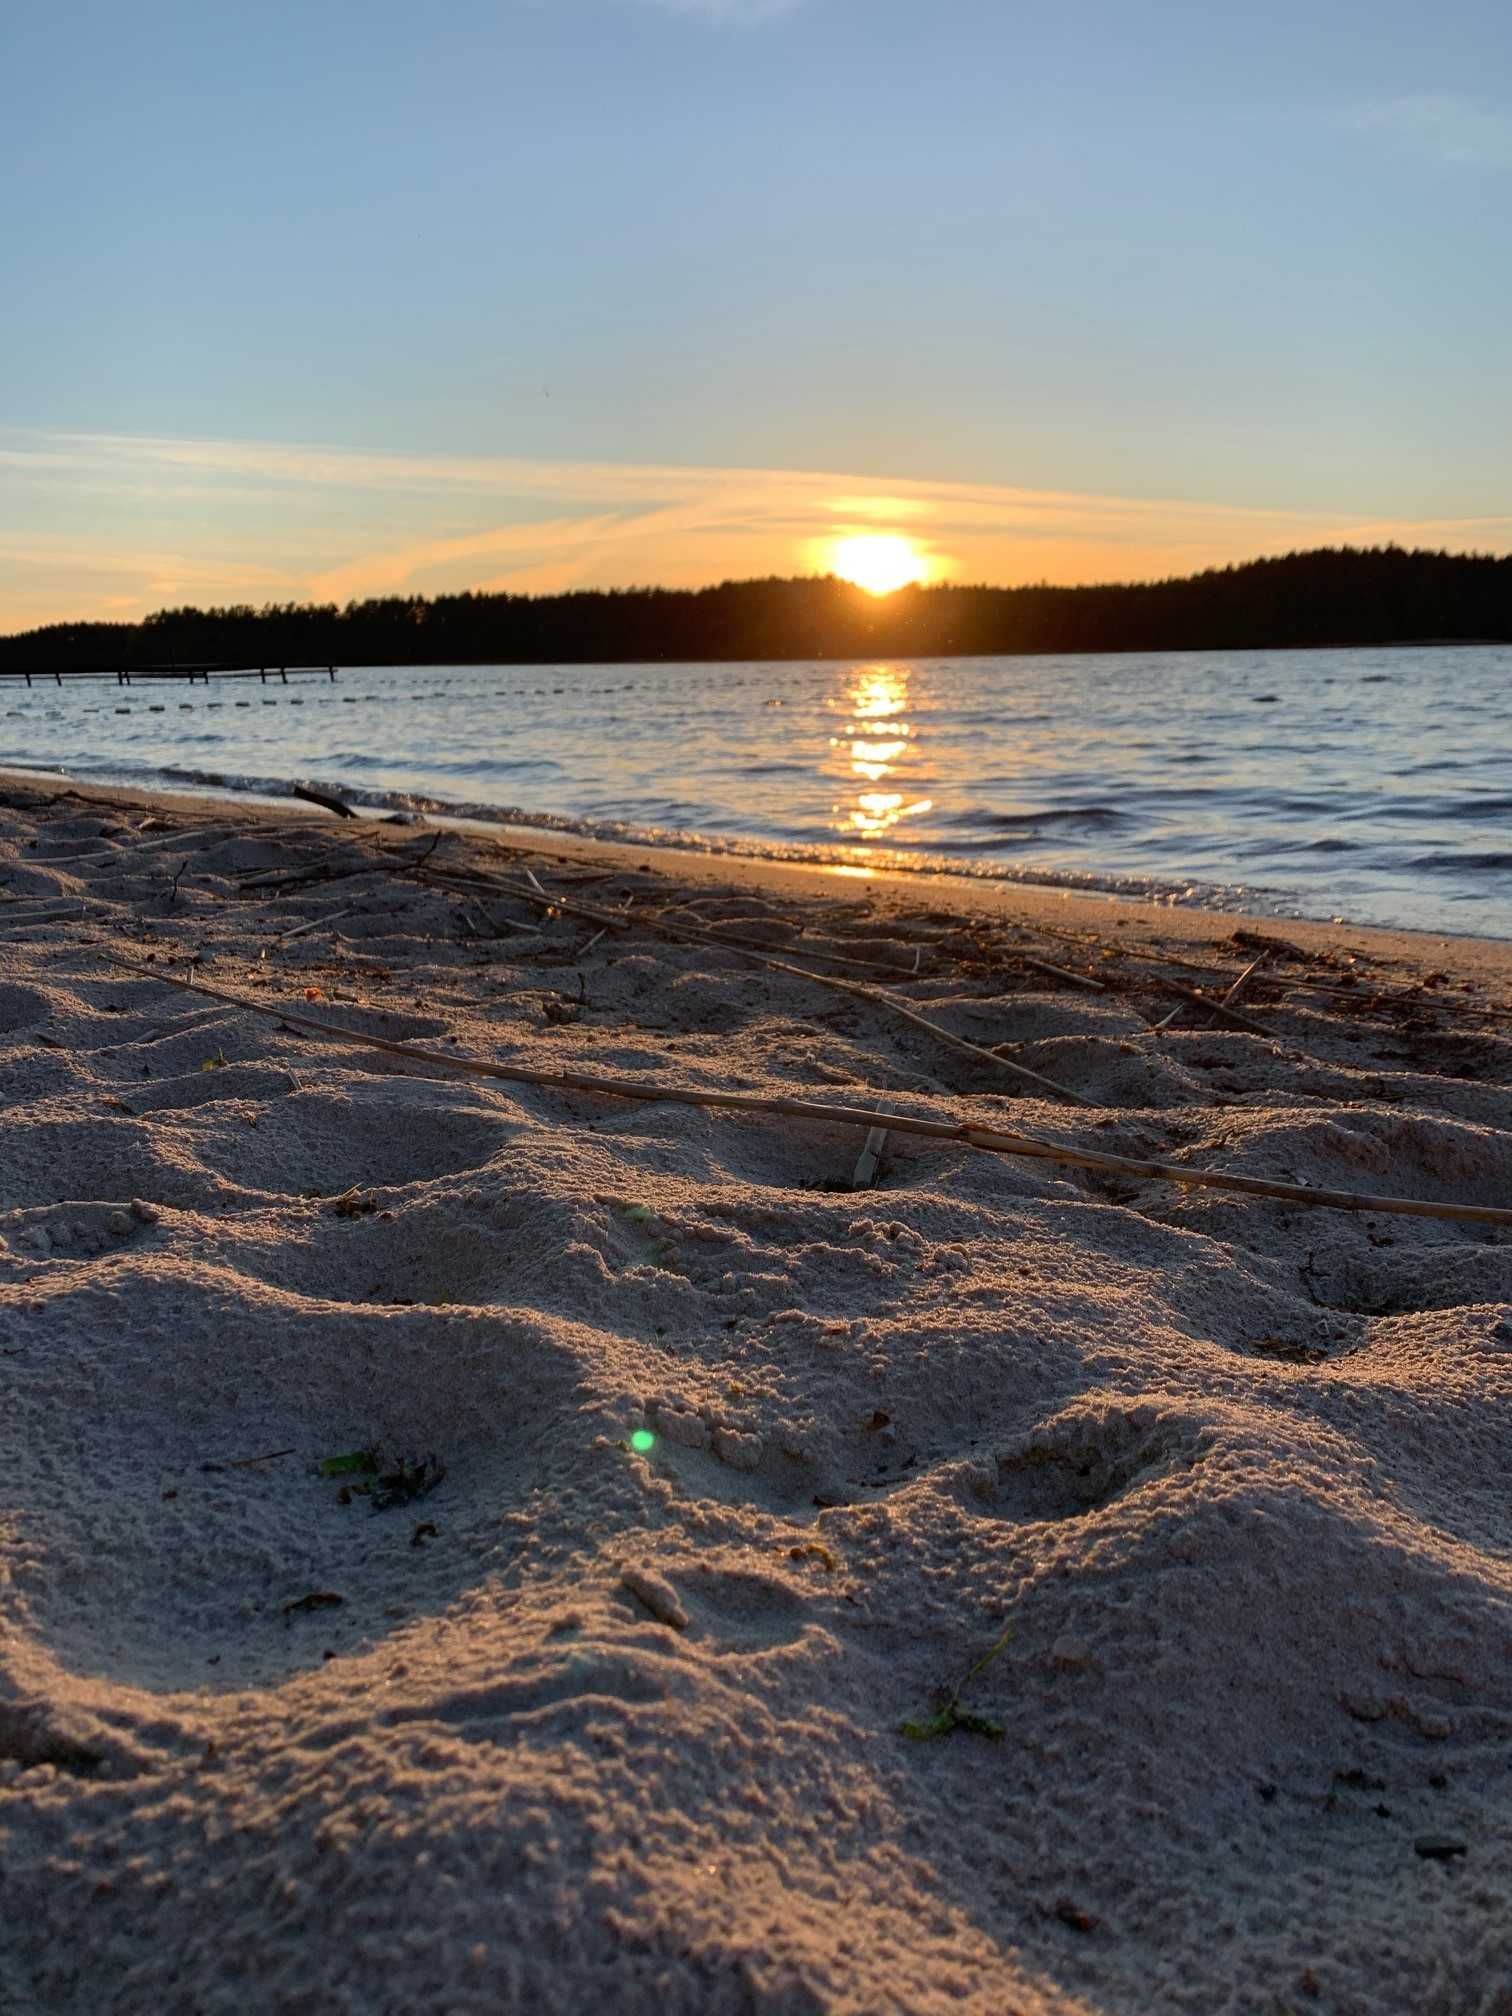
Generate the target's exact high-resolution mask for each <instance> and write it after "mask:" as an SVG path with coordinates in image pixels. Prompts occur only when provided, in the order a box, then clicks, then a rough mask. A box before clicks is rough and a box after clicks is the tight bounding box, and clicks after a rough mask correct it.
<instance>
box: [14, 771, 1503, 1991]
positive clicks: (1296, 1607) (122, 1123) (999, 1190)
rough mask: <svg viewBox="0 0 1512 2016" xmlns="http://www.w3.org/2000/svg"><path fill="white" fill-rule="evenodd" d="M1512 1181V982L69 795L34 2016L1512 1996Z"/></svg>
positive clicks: (31, 1533) (1104, 925) (282, 818)
mask: <svg viewBox="0 0 1512 2016" xmlns="http://www.w3.org/2000/svg"><path fill="white" fill-rule="evenodd" d="M60 787H61V788H60ZM532 878H534V880H532ZM1256 960H1261V961H1263V962H1264V963H1263V964H1262V965H1261V966H1260V967H1259V968H1258V969H1256V970H1254V971H1249V970H1248V969H1250V968H1251V967H1252V965H1253V963H1254V962H1255V961H1256ZM800 961H805V962H807V964H800V963H799V962H800ZM185 982H188V983H190V984H189V985H188V986H187V987H186V985H185V984H184V983H185ZM194 983H199V984H200V991H196V988H195V984H194ZM1192 988H1197V989H1200V990H1202V992H1201V994H1200V997H1199V998H1198V999H1196V1000H1194V999H1193V998H1192V996H1191V992H1190V990H1191V989H1192ZM1183 989H1185V990H1187V991H1185V992H1184V991H1183ZM226 995H230V996H232V997H234V999H233V1000H231V1001H229V1002H228V1001H227V1000H226V999H225V998H223V997H224V996H226ZM1225 1004H1227V1005H1225ZM249 1008H255V1009H256V1010H257V1011H258V1012H256V1013H249V1012H247V1010H248V1009H249ZM1225 1017H1226V1019H1225ZM302 1024H313V1025H316V1026H318V1027H319V1028H320V1029H321V1030H322V1032H323V1033H322V1035H321V1036H320V1037H319V1039H317V1038H316V1037H315V1036H314V1035H313V1034H312V1033H311V1029H310V1028H309V1027H302V1026H301V1025H302ZM493 1067H497V1075H495V1076H493V1077H489V1076H488V1075H487V1074H488V1071H489V1070H490V1068H493ZM1026 1074H1033V1077H1032V1078H1031V1077H1029V1076H1027V1075H1026ZM610 1080H616V1081H619V1082H620V1083H622V1084H624V1085H626V1086H632V1087H635V1088H636V1089H637V1096H636V1098H635V1099H621V1098H610V1097H606V1096H604V1092H605V1089H607V1087H608V1085H609V1081H610ZM595 1088H601V1089H595ZM658 1088H672V1090H671V1091H670V1092H669V1091H667V1090H666V1089H662V1090H658ZM1057 1088H1059V1090H1058V1089H1057ZM1067 1092H1069V1093H1070V1094H1071V1095H1072V1097H1069V1098H1068V1097H1066V1096H1063V1095H1064V1094H1065V1093H1067ZM1073 1100H1074V1103H1073ZM841 1109H846V1110H848V1111H850V1113H851V1118H850V1119H849V1120H847V1121H842V1120H841V1118H840V1117H838V1116H839V1113H840V1110H841ZM862 1109H865V1115H864V1116H862ZM881 1109H885V1110H881ZM871 1115H879V1117H880V1121H881V1124H880V1125H876V1126H873V1127H871V1128H870V1130H869V1131H868V1128H867V1127H866V1126H865V1125H864V1124H857V1119H858V1117H869V1116H871ZM889 1120H891V1121H893V1122H895V1123H896V1125H894V1126H892V1127H889V1126H887V1124H886V1123H887V1122H888V1121H889ZM914 1123H920V1126H919V1131H917V1132H910V1131H909V1130H910V1127H911V1126H913V1124H914ZM988 1128H993V1129H998V1130H1003V1129H1007V1130H1013V1131H1016V1132H1018V1133H1019V1134H1020V1135H1021V1136H1022V1137H1027V1138H1030V1139H1032V1140H1035V1141H1037V1142H1039V1143H1040V1144H1041V1145H1044V1144H1047V1143H1048V1144H1051V1145H1054V1146H1055V1147H1056V1148H1057V1149H1058V1150H1059V1149H1060V1148H1066V1147H1069V1148H1072V1149H1076V1150H1078V1151H1083V1150H1089V1151H1093V1152H1092V1153H1090V1154H1089V1155H1088V1156H1087V1157H1086V1159H1085V1161H1084V1162H1083V1163H1082V1164H1079V1165H1075V1166H1073V1165H1072V1164H1067V1163H1064V1162H1055V1161H1053V1160H1036V1159H1033V1158H1032V1157H1024V1156H1017V1157H1016V1156H1014V1155H1013V1154H1011V1153H1007V1154H999V1153H984V1152H981V1149H980V1146H979V1145H978V1143H977V1141H976V1140H975V1139H974V1136H973V1130H975V1132H977V1133H981V1132H984V1131H985V1130H986V1129H988ZM874 1137H876V1138H874ZM1115 1158H1121V1159H1119V1160H1118V1162H1117V1167H1116V1168H1115V1167H1114V1161H1115ZM1157 1165H1158V1172H1157V1173H1153V1174H1152V1173H1151V1172H1152V1171H1157ZM1159 1172H1163V1173H1159ZM1211 1176H1218V1177H1222V1176H1233V1177H1237V1178H1239V1179H1241V1180H1242V1181H1243V1182H1244V1183H1246V1184H1247V1185H1248V1186H1249V1187H1248V1188H1247V1189H1246V1190H1244V1191H1236V1190H1233V1189H1227V1190H1226V1189H1223V1188H1221V1187H1212V1186H1211V1185H1205V1183H1204V1181H1203V1179H1204V1178H1205V1177H1211ZM1173 1178H1174V1180H1173ZM1338 1193H1347V1196H1348V1197H1352V1198H1356V1199H1358V1198H1360V1197H1361V1196H1362V1195H1363V1194H1365V1193H1375V1194H1376V1195H1377V1196H1384V1197H1387V1198H1395V1199H1407V1200H1412V1201H1414V1202H1415V1203H1417V1204H1419V1205H1421V1206H1423V1207H1425V1208H1426V1209H1427V1210H1428V1211H1429V1212H1430V1213H1432V1214H1434V1215H1428V1216H1419V1215H1391V1214H1389V1213H1388V1212H1387V1211H1386V1210H1385V1209H1383V1208H1381V1207H1380V1206H1375V1207H1371V1206H1369V1205H1367V1206H1366V1207H1365V1208H1354V1209H1341V1208H1336V1203H1335V1201H1333V1200H1336V1198H1337V1195H1338ZM1487 1207H1489V1209H1488V1208H1487ZM1503 1207H1508V1208H1512V945H1508V944H1505V943H1503V942H1501V941H1496V940H1480V939H1473V938H1453V939H1451V938H1446V937H1440V936H1437V935H1433V936H1428V935H1423V934H1415V933H1410V932H1383V931H1378V930H1371V929H1367V928H1364V927H1353V926H1343V927H1341V926H1332V925H1321V924H1305V923H1302V922H1298V921H1296V920H1284V921H1278V920H1275V919H1271V918H1258V919H1252V920H1247V919H1244V918H1240V917H1235V916H1232V915H1228V914H1220V913H1213V912H1205V911H1195V910H1186V909H1171V908H1167V907H1163V906H1155V905H1140V904H1130V903H1126V902H1123V901H1119V900H1117V899H1111V898H1099V899H1095V900H1094V899H1091V898H1088V897H1086V896H1081V895H1077V894H1074V893H1073V892H1069V891H1062V890H1059V889H1052V888H1044V887H1038V888H1037V887H1032V886H1025V885H1017V884H1015V885H1004V884H996V885H993V886H992V887H990V888H988V887H977V886H974V885H965V884H963V883H961V882H960V881H958V880H956V879H954V878H940V880H939V881H938V882H934V883H926V882H921V881H920V880H919V879H918V878H916V877H913V876H898V875H891V874H866V873H864V872H863V873H859V874H858V873H856V872H845V873H837V872H836V871H834V870H828V871H826V870H822V869H818V868H809V867H799V866H794V865H789V864H779V863H767V862H752V861H747V860H744V859H737V858H733V857H729V856H699V855H693V854H689V853H686V852H684V851H683V850H680V849H676V850H673V849H669V850H663V851H661V852H659V853H658V852H657V851H656V850H652V849H648V848H644V847H634V846H611V845H608V844H606V843H602V842H593V841H588V840H585V839H580V838H577V837H575V836H558V835H556V834H551V833H547V834H542V833H540V832H537V831H534V830H532V831H531V832H530V833H529V835H528V837H527V836H525V835H523V834H518V833H514V832H510V833H506V832H497V831H494V830H492V829H490V830H489V831H488V832H487V833H486V834H478V833H475V832H468V831H461V830H453V829H450V828H444V827H442V826H441V825H440V824H439V823H437V822H427V823H425V824H423V825H415V826H411V825H405V826H391V825H387V824H384V823H382V822H381V821H375V820H371V819H365V818H356V819H342V818H339V817H336V816H332V815H330V814H327V813H325V812H322V811H320V810H318V809H316V808H315V807H313V806H309V805H304V804H299V803H290V804H287V805H254V804H251V803H247V802H244V801H241V800H232V801H228V800H225V799H214V798H209V797H205V796H198V797H195V796H187V795H186V796H180V795H178V794H168V793H155V794H149V793H141V792H134V791H128V790H120V789H116V788H114V787H97V786H76V785H75V784H74V783H73V782H72V781H71V780H67V779H63V778H57V779H52V778H44V777H39V776H37V775H36V774H34V773H5V774H3V775H0V1379H3V1380H4V1382H5V1393H6V1401H7V1407H6V1413H5V1421H6V1429H5V1434H4V1445H3V1446H4V1458H5V1466H4V1467H5V1476H6V1483H7V1489H6V1494H5V1497H4V1500H3V1501H0V1547H3V1548H4V1562H5V1569H6V1572H5V1575H4V1576H3V1577H0V1827H3V1829H4V1832H5V1838H6V1880H5V1890H6V1897H7V1903H8V1906H9V1908H8V1910H7V1912H6V1914H5V1924H4V1926H3V1927H0V2006H8V2004H9V2002H10V2001H14V2003H15V2005H16V2006H17V2007H18V2008H25V2007H62V2006H72V2005H73V2004H74V2003H75V2002H79V2001H88V2002H89V2003H90V2004H91V2005H92V2006H95V2007H99V2008H101V2009H111V2010H116V2011H120V2012H122V2016H138V2012H141V2016H146V2012H149V2011H167V2012H173V2011H177V2010H180V2009H183V2010H189V2009H192V2010H193V2011H194V2016H241V2012H244V2011H245V2010H246V2009H247V2008H248V2007H249V2006H256V2007H268V2008H275V2007H276V2008H284V2007H289V2008H293V2007H296V2006H297V2007H304V2006H307V2005H308V2006H315V2005H316V2004H318V2005H319V2006H320V2007H322V2008H328V2009H340V2008H351V2009H359V2008H360V2009H361V2010H362V2011H363V2012H364V2016H409V2012H411V2011H413V2010H414V2009H416V2008H421V2007H428V2006H436V2007H438V2008H439V2007H443V2006H444V2007H445V2008H447V2009H452V2008H456V2009H459V2010H461V2009H472V2008H476V2009H478V2010H479V2011H483V2010H488V2011H494V2010H499V2011H506V2012H519V2016H526V2012H529V2016H537V2012H560V2016H569V2012H570V2016H576V2012H579V2011H582V2010H589V2009H599V2008H613V2009H615V2010H617V2011H623V2012H626V2016H711V2012H712V2016H797V2012H802V2016H843V2012H847V2011H852V2010H856V2009H867V2010H870V2009H883V2008H890V2009H892V2008H895V2009H898V2010H899V2011H900V2012H904V2016H946V2012H947V2011H949V2012H953V2016H960V2012H965V2016H1001V2012H1002V2011H1003V2010H1004V2009H1005V2008H1010V2007H1011V2008H1015V2009H1018V2010H1022V2011H1023V2012H1024V2016H1147V2012H1149V2011H1151V2010H1152V2009H1160V2008H1167V2007H1170V2008H1175V2007H1198V2006H1200V2007H1203V2008H1218V2007H1223V2006H1228V2005H1230V2004H1233V2005H1234V2006H1238V2005H1240V2004H1242V2005H1243V2006H1244V2007H1245V2008H1255V2009H1275V2010H1276V2011H1277V2012H1280V2011H1282V2010H1289V2009H1292V2008H1300V2007H1306V2008H1308V2009H1315V2010H1318V2011H1319V2012H1320V2016H1354V2012H1357V2011H1358V2010H1360V2009H1362V2008H1368V2009H1370V2010H1371V2011H1372V2012H1381V2016H1417V2012H1419V2011H1421V2010H1423V2009H1426V2008H1446V2009H1448V2008H1454V2009H1461V2008H1463V2009H1469V2008H1477V2007H1480V2006H1481V2005H1482V2004H1485V2003H1487V2000H1488V1997H1489V1998H1492V1999H1494V1995H1495V1993H1496V1991H1497V1990H1498V1989H1499V1988H1500V1987H1501V1985H1502V1981H1503V1979H1504V1973H1505V1968H1504V1946H1505V1937H1504V1927H1505V1924H1506V1921H1507V1915H1508V1911H1509V1909H1512V1790H1509V1788H1508V1785H1507V1783H1506V1779H1507V1774H1506V1773H1504V1772H1495V1771H1487V1769H1486V1765H1485V1759H1486V1757H1487V1755H1488V1754H1489V1753H1490V1752H1492V1751H1493V1750H1496V1751H1498V1752H1499V1748H1500V1746H1501V1745H1502V1744H1503V1742H1504V1739H1505V1734H1506V1731H1507V1730H1508V1729H1509V1728H1512V1628H1509V1625H1508V1621H1507V1620H1508V1616H1509V1614H1512V1612H1509V1604H1512V1570H1509V1567H1508V1563H1509V1561H1512V1517H1509V1513H1508V1509H1507V1497H1506V1492H1505V1474H1504V1473H1505V1452H1506V1449H1507V1447H1508V1446H1509V1441H1512V1227H1508V1226H1507V1225H1505V1224H1503V1223H1501V1222H1500V1220H1499V1218H1496V1217H1495V1214H1496V1213H1498V1212H1500V1211H1501V1209H1502V1208H1503ZM1474 1212H1480V1213H1481V1214H1482V1219H1483V1220H1484V1221H1485V1222H1468V1219H1467V1217H1466V1216H1465V1215H1461V1216H1459V1217H1456V1216H1454V1215H1453V1214H1455V1213H1460V1214H1468V1213H1474ZM1493 1220H1494V1222H1493ZM1299 1897H1302V1898H1305V1900H1306V1908H1305V1909H1302V1910H1299V1909H1298V1908H1297V1900H1298V1898H1299Z"/></svg>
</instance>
